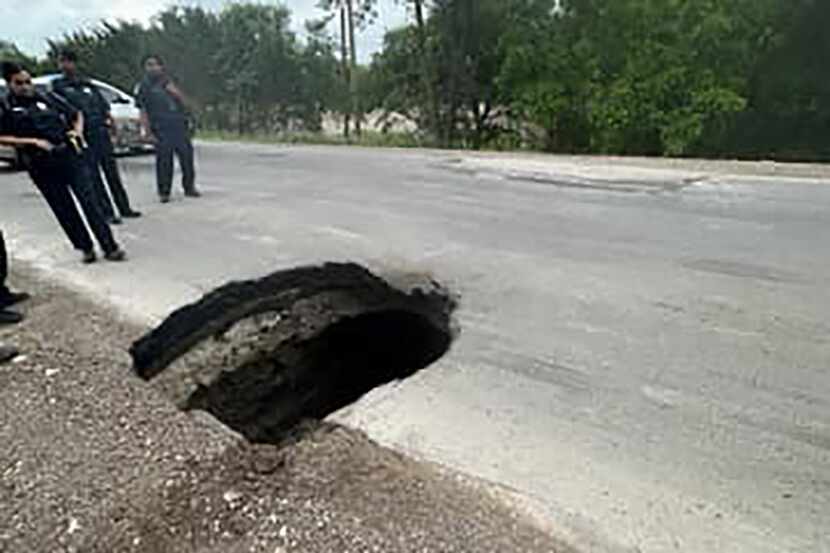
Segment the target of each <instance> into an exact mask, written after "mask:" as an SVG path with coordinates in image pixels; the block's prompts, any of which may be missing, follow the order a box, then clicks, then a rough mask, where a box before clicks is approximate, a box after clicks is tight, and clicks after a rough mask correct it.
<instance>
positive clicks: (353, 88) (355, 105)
mask: <svg viewBox="0 0 830 553" xmlns="http://www.w3.org/2000/svg"><path fill="white" fill-rule="evenodd" d="M352 1H353V0H346V12H347V17H348V23H349V46H350V47H351V51H350V53H351V65H352V67H351V74H350V86H349V93H350V95H351V100H352V113H353V114H354V130H355V134H357V136H358V137H359V136H360V134H361V130H362V129H361V120H362V119H363V114H362V113H361V112H360V97H359V95H358V93H359V91H358V84H359V83H358V82H357V79H356V78H355V77H356V76H357V45H356V44H355V40H354V26H355V22H354V6H353V5H352Z"/></svg>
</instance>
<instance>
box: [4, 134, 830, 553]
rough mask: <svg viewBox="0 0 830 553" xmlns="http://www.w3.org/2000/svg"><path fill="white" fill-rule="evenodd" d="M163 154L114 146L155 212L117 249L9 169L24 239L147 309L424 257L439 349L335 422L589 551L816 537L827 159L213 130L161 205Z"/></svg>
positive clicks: (829, 536) (749, 544)
mask: <svg viewBox="0 0 830 553" xmlns="http://www.w3.org/2000/svg"><path fill="white" fill-rule="evenodd" d="M152 163H153V160H152V158H136V159H129V160H125V161H123V162H122V167H123V172H124V175H125V179H126V182H127V184H128V187H129V189H130V191H131V194H132V196H133V198H134V203H135V204H136V207H138V208H139V209H142V210H143V211H144V212H145V214H146V216H145V217H144V218H143V219H142V220H140V221H137V222H130V223H128V224H127V225H125V226H124V227H120V228H119V229H118V234H119V237H120V240H121V241H122V242H123V245H124V246H125V248H126V249H127V251H128V252H129V254H130V256H131V261H130V262H129V263H128V264H126V265H112V264H103V263H101V264H98V265H96V266H93V267H84V266H82V265H81V264H80V263H79V262H78V259H77V257H76V256H75V254H74V253H73V252H72V251H71V250H70V249H69V247H68V246H67V244H66V242H65V239H64V238H63V236H62V235H61V234H60V232H59V230H58V228H57V226H56V224H55V223H54V221H53V220H52V218H51V215H50V214H49V212H48V211H47V209H46V207H45V204H44V202H43V201H42V200H41V199H40V198H39V197H38V195H37V193H36V191H35V189H34V188H33V187H32V186H31V185H29V184H28V182H27V180H26V179H25V176H24V175H12V174H2V175H0V221H2V226H3V228H4V230H5V231H6V233H7V235H8V237H9V239H10V243H11V248H12V252H13V254H14V255H15V256H16V257H18V258H20V259H24V260H28V261H30V262H32V263H34V264H35V265H37V266H38V267H40V268H43V269H45V270H48V271H49V272H50V273H51V274H53V275H54V276H56V277H57V278H60V279H62V280H63V281H66V282H69V283H72V284H73V285H74V286H77V287H78V288H79V289H81V290H85V291H87V292H89V293H90V294H92V295H94V297H97V298H100V299H101V300H103V301H108V302H111V303H113V304H114V305H116V306H118V307H119V308H120V309H121V310H122V311H123V312H124V313H125V314H127V315H130V316H134V317H137V318H145V319H148V320H157V319H159V318H161V317H163V316H165V315H166V314H167V313H168V312H169V311H170V310H171V309H173V308H174V307H177V306H179V305H181V304H183V303H185V302H189V301H191V300H193V299H195V298H197V297H199V296H200V295H201V294H202V293H204V292H206V291H208V290H210V289H211V288H213V287H214V286H216V285H219V284H222V283H224V282H225V281H227V280H228V279H231V278H240V277H254V276H260V275H263V274H265V273H268V272H271V271H273V270H276V269H282V268H289V267H292V266H296V265H301V264H308V263H316V262H321V261H325V260H352V261H357V262H361V263H364V264H366V265H367V266H369V267H370V268H372V269H373V270H376V271H379V272H387V271H418V272H428V273H430V274H432V275H434V277H435V278H437V279H438V280H440V281H442V282H444V283H445V284H447V285H449V286H450V287H452V288H453V289H454V290H456V291H457V292H458V293H460V294H461V296H462V308H461V310H460V314H459V322H460V326H461V328H462V335H461V338H460V339H459V340H458V342H457V343H456V345H455V347H454V349H453V351H452V353H451V354H450V355H448V356H447V357H446V358H445V359H444V360H442V361H441V362H440V363H438V364H437V365H436V366H434V367H432V368H430V369H428V370H427V371H425V372H423V373H421V374H419V375H418V376H416V377H414V378H412V379H410V380H408V381H406V382H405V383H403V384H401V385H399V386H394V387H388V388H384V389H381V390H377V391H375V392H373V393H371V394H370V395H369V396H367V397H366V398H365V399H364V400H362V401H361V402H360V403H359V404H358V405H356V406H354V407H352V408H349V409H347V410H346V411H345V412H343V413H340V414H338V415H337V419H338V420H340V421H344V422H346V423H347V424H350V425H352V426H356V427H359V428H362V429H365V430H366V431H368V432H369V434H370V436H372V437H373V438H375V439H377V440H378V441H380V442H381V443H383V444H386V445H391V446H393V447H395V448H397V449H399V450H401V451H404V452H407V453H410V454H413V455H415V456H417V457H421V458H425V459H428V460H431V461H436V462H439V463H443V464H445V465H448V466H450V467H453V468H456V469H460V470H462V471H464V472H467V473H469V474H471V475H474V476H477V477H481V478H484V479H486V480H490V481H492V482H494V483H497V484H499V485H502V486H505V487H507V488H510V489H512V490H515V491H516V492H517V493H518V494H519V495H520V496H521V497H523V498H525V502H526V506H527V508H529V509H532V510H533V511H534V512H535V513H536V514H537V515H538V516H539V517H540V520H545V521H548V524H549V526H550V528H552V529H553V530H555V532H557V533H558V534H559V535H560V536H562V537H563V538H565V539H567V540H569V541H571V542H572V543H573V544H575V545H577V546H579V547H581V548H582V549H584V550H586V551H612V552H616V551H637V552H643V553H652V552H665V551H691V552H705V553H709V552H716V551H723V552H730V553H731V552H747V553H765V552H794V553H795V552H804V553H807V552H809V553H815V552H825V551H830V321H828V315H827V313H828V312H830V292H828V284H830V252H828V244H829V243H830V186H826V185H825V184H823V183H822V182H820V180H819V179H817V178H815V177H816V176H821V175H820V174H819V175H807V176H811V177H813V178H784V177H776V176H775V174H776V173H775V171H772V170H770V169H769V168H768V167H767V168H764V167H762V168H761V169H758V170H756V169H752V170H744V169H745V168H743V169H741V170H739V171H731V170H730V169H729V168H727V169H723V170H720V169H718V170H714V169H711V168H710V167H709V166H708V165H707V166H701V167H697V166H694V165H689V166H682V167H675V166H671V167H669V166H668V164H661V163H659V162H648V163H647V162H642V163H641V164H639V165H638V164H637V163H634V162H631V163H629V162H615V163H611V162H608V163H606V162H603V161H602V160H568V159H565V158H561V159H560V160H559V161H558V162H557V160H556V159H553V160H550V161H546V160H544V159H543V158H511V157H505V156H494V157H488V156H477V157H470V156H465V155H462V154H452V153H439V152H428V151H385V150H364V149H346V148H327V147H293V146H292V147H276V146H274V147H271V146H242V145H233V144H227V145H218V144H202V145H200V147H199V152H198V166H199V172H200V177H199V181H200V184H201V187H202V190H203V191H204V193H205V197H204V198H202V199H200V200H187V201H186V200H184V199H181V198H180V191H179V196H178V197H176V198H175V201H174V202H173V203H171V204H169V205H166V206H162V205H159V204H158V203H157V202H156V198H155V194H154V191H153V180H154V174H153V165H152ZM715 167H719V166H715ZM732 173H741V175H738V176H734V175H732ZM764 173H770V174H772V175H773V176H772V177H769V176H763V174H764ZM819 173H821V171H819ZM828 173H829V174H830V172H828Z"/></svg>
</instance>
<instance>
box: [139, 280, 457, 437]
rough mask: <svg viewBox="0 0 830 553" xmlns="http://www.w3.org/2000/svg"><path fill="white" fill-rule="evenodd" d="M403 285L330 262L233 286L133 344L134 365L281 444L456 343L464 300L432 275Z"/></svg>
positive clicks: (186, 405) (191, 403)
mask: <svg viewBox="0 0 830 553" xmlns="http://www.w3.org/2000/svg"><path fill="white" fill-rule="evenodd" d="M404 281H405V282H406V284H403V285H398V286H392V285H391V284H389V283H388V282H387V281H386V280H384V279H381V278H379V277H377V276H375V275H373V274H371V273H370V272H369V271H368V270H366V269H365V268H363V267H360V266H358V265H355V264H327V265H324V266H321V267H303V268H299V269H292V270H289V271H280V272H277V273H274V274H272V275H269V276H267V277H265V278H263V279H259V280H252V281H245V282H234V283H230V284H227V285H225V286H223V287H221V288H218V289H217V290H215V291H213V292H211V293H209V294H208V295H206V296H205V297H204V298H202V299H201V300H200V301H198V302H196V303H194V304H191V305H189V306H186V307H184V308H182V309H180V310H178V311H176V312H175V313H173V314H172V315H170V317H168V318H167V319H166V320H165V321H164V322H162V324H161V325H159V326H158V327H157V328H156V329H154V330H152V331H151V332H150V333H148V334H147V335H146V336H144V337H143V338H141V339H140V340H138V341H137V342H136V343H135V344H133V346H132V348H131V350H130V352H131V354H132V356H133V362H134V368H135V370H136V372H137V373H138V374H139V375H140V376H141V377H143V378H145V379H147V380H152V381H153V382H154V384H155V385H157V386H158V387H159V388H161V389H162V390H163V391H164V392H165V393H167V394H168V395H170V396H171V397H172V398H173V399H174V400H175V401H176V402H177V404H178V405H179V406H180V407H181V408H183V409H186V410H196V409H198V410H203V411H207V412H209V413H211V414H212V415H213V416H214V417H216V418H217V419H219V420H220V421H222V422H223V423H224V424H226V425H227V426H229V427H230V428H232V429H234V430H236V431H237V432H240V433H241V434H242V435H244V436H245V437H246V438H248V439H249V440H251V441H253V442H259V443H278V442H280V441H282V440H283V439H285V438H286V437H287V436H290V435H291V434H292V432H293V429H294V428H295V426H296V425H297V424H298V423H299V422H301V421H304V420H308V419H312V420H321V419H323V418H325V417H326V416H327V415H329V414H331V413H333V412H335V411H338V410H340V409H342V408H343V407H346V406H348V405H350V404H352V403H354V402H355V401H357V400H358V399H360V398H361V397H362V396H363V395H364V394H366V393H367V392H369V391H370V390H372V389H374V388H377V387H379V386H382V385H384V384H387V383H389V382H393V381H396V380H400V379H403V378H407V377H409V376H411V375H413V374H415V373H416V372H418V371H420V370H422V369H424V368H426V367H428V366H429V365H431V364H432V363H434V362H435V361H437V360H438V359H440V358H441V357H442V356H443V355H444V354H445V353H446V352H447V351H448V350H449V348H450V346H451V344H452V340H453V337H454V329H453V320H452V314H453V311H454V309H455V306H456V302H455V300H454V298H453V297H452V296H451V294H449V293H448V291H447V290H446V289H444V288H443V287H441V286H440V285H439V284H437V283H435V282H434V281H432V280H429V279H427V278H423V277H421V278H416V279H411V278H410V279H404V280H401V282H404ZM401 286H403V287H401Z"/></svg>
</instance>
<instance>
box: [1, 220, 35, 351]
mask: <svg viewBox="0 0 830 553" xmlns="http://www.w3.org/2000/svg"><path fill="white" fill-rule="evenodd" d="M8 276H9V259H8V255H7V254H6V242H5V240H4V239H3V233H2V232H0V324H4V325H6V324H17V323H19V322H20V321H22V320H23V315H21V314H20V313H18V312H16V311H12V310H10V309H9V307H11V306H13V305H15V304H18V303H20V302H23V301H26V300H27V299H29V294H26V293H25V292H12V291H11V290H9V287H8V286H6V278H7V277H8ZM2 350H3V346H2V345H0V351H2ZM0 357H3V355H2V354H0Z"/></svg>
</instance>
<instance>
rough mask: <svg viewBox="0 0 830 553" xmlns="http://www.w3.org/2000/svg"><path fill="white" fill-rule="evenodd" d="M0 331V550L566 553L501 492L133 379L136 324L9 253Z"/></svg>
mask: <svg viewBox="0 0 830 553" xmlns="http://www.w3.org/2000/svg"><path fill="white" fill-rule="evenodd" d="M13 283H14V284H15V285H16V287H18V288H25V289H27V290H29V291H31V292H33V294H34V299H33V300H32V301H30V302H29V303H28V304H27V305H25V306H24V310H25V312H26V314H27V316H28V318H27V321H26V322H25V323H24V324H23V325H21V326H18V327H14V328H6V329H2V331H0V341H6V342H13V343H15V344H16V345H18V346H19V347H20V348H21V350H23V352H24V354H23V356H22V357H20V358H19V359H18V360H17V361H15V362H14V363H12V364H8V365H3V366H0V417H2V419H0V443H2V444H3V448H2V450H0V497H2V498H3V499H2V501H0V551H2V552H4V553H5V552H9V553H12V552H21V551H27V552H28V551H32V552H41V551H43V552H46V551H48V552H53V551H54V552H67V553H69V552H73V553H84V552H91V553H92V552H95V553H97V552H100V553H104V552H106V553H120V552H122V551H123V552H128V551H129V552H147V553H179V552H182V553H184V552H198V553H220V552H221V553H243V552H245V553H247V552H252V553H260V552H261V553H287V552H290V551H303V552H331V551H354V552H356V551H367V552H368V551H388V552H398V551H400V552H409V551H411V552H416V551H417V552H423V551H447V552H450V551H470V552H473V551H476V552H477V551H493V552H497V551H498V552H502V551H523V552H525V551H526V552H537V551H538V552H564V551H567V549H566V548H565V547H562V546H560V545H559V544H558V543H556V542H555V541H554V540H553V539H552V538H551V537H550V535H549V534H548V533H546V532H543V531H541V530H540V529H539V528H538V527H536V526H535V525H534V524H532V523H531V522H530V519H528V518H527V517H526V516H525V515H524V514H522V513H521V512H519V511H517V510H512V509H509V508H507V507H506V503H505V502H504V501H503V497H502V493H501V491H499V490H495V489H494V488H492V487H490V486H488V485H484V484H483V483H481V482H476V481H472V480H470V479H467V478H466V477H463V476H461V475H459V474H456V473H452V472H450V471H448V470H446V469H444V468H442V467H439V466H435V465H427V464H423V463H418V462H416V461H413V460H411V459H408V458H406V457H403V456H401V455H399V454H397V453H395V452H393V451H390V450H388V449H385V448H382V447H380V446H378V445H376V444H374V443H372V442H371V441H370V440H368V439H367V438H366V437H365V436H364V435H363V434H361V433H358V432H355V431H352V430H350V429H347V428H342V427H338V426H335V425H331V424H327V423H314V422H308V423H303V424H302V425H301V427H302V429H303V433H302V439H301V440H299V441H295V442H290V443H284V444H282V445H280V446H277V445H272V444H252V443H250V442H249V441H248V440H245V439H244V438H243V437H242V436H240V435H239V434H237V433H235V432H232V431H229V430H228V429H227V428H226V427H225V426H224V425H222V424H219V423H218V422H217V421H216V420H215V419H213V417H211V416H209V415H206V414H204V413H201V412H199V411H194V412H190V413H187V412H182V411H180V410H179V409H178V408H177V407H176V406H175V405H174V404H173V403H172V402H171V401H170V400H169V398H168V397H167V396H165V395H164V394H160V393H159V392H158V391H157V390H156V389H155V388H154V387H153V386H148V385H146V384H145V383H143V382H142V381H141V380H140V379H138V378H135V376H134V374H133V373H132V370H131V363H130V358H129V356H128V355H127V354H126V347H127V345H128V344H130V343H132V342H133V341H134V340H136V339H137V338H138V337H140V336H141V335H142V334H144V333H145V332H146V329H145V328H141V327H138V326H136V325H135V324H134V323H131V322H127V321H125V320H123V319H120V318H119V317H118V315H116V314H114V313H113V312H111V311H109V310H108V309H106V308H105V307H102V306H99V305H96V304H94V303H93V302H91V301H89V300H87V299H86V298H83V297H80V296H79V295H76V294H75V293H73V292H71V291H69V290H67V289H66V288H64V287H62V286H60V285H58V284H56V283H54V282H50V281H48V280H46V279H44V278H43V276H42V275H39V274H37V273H34V272H33V271H31V270H29V269H27V268H21V267H20V266H19V265H18V266H17V268H16V271H15V274H14V275H13Z"/></svg>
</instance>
